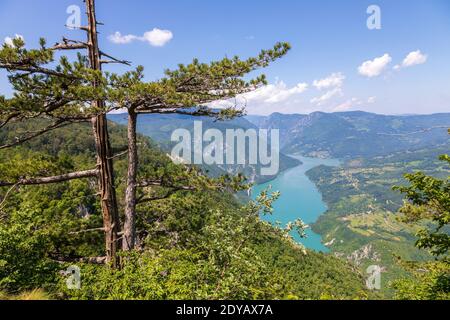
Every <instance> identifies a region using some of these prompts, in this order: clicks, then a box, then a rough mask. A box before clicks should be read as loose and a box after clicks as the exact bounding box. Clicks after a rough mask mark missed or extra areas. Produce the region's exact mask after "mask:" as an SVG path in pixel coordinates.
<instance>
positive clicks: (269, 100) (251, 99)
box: [209, 81, 309, 114]
mask: <svg viewBox="0 0 450 320" xmlns="http://www.w3.org/2000/svg"><path fill="white" fill-rule="evenodd" d="M308 87H309V86H308V84H307V83H303V82H302V83H298V84H297V85H295V86H293V87H288V86H287V85H286V83H284V82H283V81H277V82H275V84H269V85H267V86H264V87H261V88H259V89H257V90H255V91H252V92H249V93H245V94H242V95H239V96H237V97H236V98H235V99H231V100H220V101H215V102H212V103H210V104H209V106H210V107H212V108H226V107H231V106H234V105H238V106H239V107H243V106H244V107H246V109H247V111H248V112H249V113H250V114H270V113H272V112H275V111H277V110H282V109H283V108H290V107H292V105H293V104H295V103H297V102H298V100H299V98H300V96H301V94H302V93H304V92H305V91H306V90H308Z"/></svg>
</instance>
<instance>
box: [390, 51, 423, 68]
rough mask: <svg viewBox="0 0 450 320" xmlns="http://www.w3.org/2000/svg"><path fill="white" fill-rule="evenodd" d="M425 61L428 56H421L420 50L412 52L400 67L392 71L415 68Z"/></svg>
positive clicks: (397, 66)
mask: <svg viewBox="0 0 450 320" xmlns="http://www.w3.org/2000/svg"><path fill="white" fill-rule="evenodd" d="M427 60H428V56H427V55H426V54H423V53H422V52H421V51H420V50H417V51H413V52H410V53H409V54H408V55H407V56H406V58H405V59H404V60H403V62H402V64H401V65H396V66H395V67H394V69H395V70H399V69H401V68H408V67H412V66H417V65H419V64H424V63H425V62H427Z"/></svg>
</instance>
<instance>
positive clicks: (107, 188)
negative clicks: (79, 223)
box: [86, 0, 120, 268]
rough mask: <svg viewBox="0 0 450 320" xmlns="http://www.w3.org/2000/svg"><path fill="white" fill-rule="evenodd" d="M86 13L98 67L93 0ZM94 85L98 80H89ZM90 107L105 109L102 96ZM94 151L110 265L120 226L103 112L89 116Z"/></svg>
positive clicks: (91, 54)
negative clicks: (90, 118) (94, 146)
mask: <svg viewBox="0 0 450 320" xmlns="http://www.w3.org/2000/svg"><path fill="white" fill-rule="evenodd" d="M86 9H87V16H88V22H89V24H88V28H87V29H88V53H89V61H90V64H91V68H92V69H94V70H99V71H100V70H101V62H100V51H99V48H98V39H97V19H96V16H95V0H86ZM92 85H93V86H94V87H97V86H98V83H97V82H96V81H94V82H93V83H92ZM92 107H93V108H96V109H97V110H105V103H104V101H102V100H97V101H93V103H92ZM92 125H93V131H94V137H95V143H96V151H97V166H98V171H99V179H98V181H99V186H100V197H101V207H102V215H103V226H104V228H105V247H106V262H107V263H110V264H111V265H112V267H113V268H117V267H118V266H119V259H117V253H118V251H119V250H120V249H119V248H120V244H119V237H118V231H119V230H120V220H119V212H118V207H117V199H116V190H115V185H114V168H113V161H112V152H111V145H110V141H109V136H108V121H107V118H106V114H105V113H102V114H100V115H98V116H96V117H94V118H93V119H92Z"/></svg>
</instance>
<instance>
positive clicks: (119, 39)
mask: <svg viewBox="0 0 450 320" xmlns="http://www.w3.org/2000/svg"><path fill="white" fill-rule="evenodd" d="M138 38H139V37H137V36H135V35H132V34H128V35H122V34H121V33H120V32H119V31H117V32H116V33H114V34H112V35H110V36H109V37H108V39H109V40H110V41H111V42H112V43H115V44H127V43H130V42H133V41H134V40H138Z"/></svg>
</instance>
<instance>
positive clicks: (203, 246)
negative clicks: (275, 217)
mask: <svg viewBox="0 0 450 320" xmlns="http://www.w3.org/2000/svg"><path fill="white" fill-rule="evenodd" d="M33 125H36V123H33V122H31V123H29V126H33ZM25 129H26V127H24V126H8V127H7V128H6V129H2V130H1V131H0V137H1V139H2V140H3V139H5V138H7V137H12V136H13V135H14V133H17V132H20V131H22V130H25ZM90 130H91V128H90V126H89V125H87V124H86V125H83V124H81V125H73V126H70V127H66V128H62V129H58V130H56V131H53V132H52V133H49V134H46V135H43V136H41V137H39V138H37V139H36V140H33V142H28V143H25V144H23V145H21V146H19V147H16V148H13V149H8V150H3V151H2V152H1V153H0V166H1V168H0V172H1V177H0V180H2V181H7V180H9V179H13V178H19V177H22V178H26V177H28V176H36V175H37V176H42V175H46V176H47V175H54V174H59V173H61V172H64V171H67V170H75V169H76V170H78V169H86V168H90V167H91V166H92V165H94V163H93V160H92V159H93V157H92V155H93V154H94V153H95V147H94V145H95V144H94V141H93V138H92V136H91V135H90V132H91V131H90ZM110 131H111V141H112V143H113V148H114V149H116V150H121V149H123V148H124V146H125V145H126V130H125V128H122V127H121V126H118V125H114V124H112V123H111V124H110ZM139 141H140V145H141V148H140V151H139V152H140V154H139V155H140V159H141V160H140V168H139V172H140V175H146V176H147V177H150V176H155V175H158V176H160V175H163V176H167V177H169V176H171V177H175V176H180V175H184V179H186V175H185V174H186V170H187V169H186V168H184V167H182V166H176V165H173V164H172V163H171V161H170V160H169V159H168V158H167V157H166V156H165V155H164V154H163V153H161V152H160V151H158V150H157V148H156V147H155V146H154V144H153V143H152V142H151V141H150V140H149V139H147V138H144V137H142V136H140V137H139ZM126 162H127V161H126V157H125V158H118V159H116V163H115V167H116V170H117V173H118V174H117V177H118V179H117V190H118V194H119V203H120V207H121V210H120V211H121V212H123V211H122V208H123V206H124V203H123V196H122V195H123V193H124V186H125V182H124V180H123V179H121V178H120V177H121V176H123V175H121V173H123V172H124V171H125V170H126ZM188 179H190V181H191V182H193V185H197V186H200V185H202V183H203V182H202V181H203V180H204V178H203V177H202V176H198V174H196V173H195V171H192V173H189V178H188ZM94 185H95V179H90V180H83V181H79V180H74V181H70V182H65V183H62V184H56V185H54V184H52V185H46V186H13V188H10V187H4V188H1V189H0V190H1V191H0V192H1V193H0V199H2V201H1V203H2V204H1V219H2V223H1V225H0V265H1V268H0V288H1V290H2V291H3V292H4V293H8V294H17V293H20V292H23V291H27V290H32V289H37V288H43V289H44V290H45V291H46V292H47V293H48V295H49V296H50V297H51V298H75V299H94V298H95V299H108V298H116V299H180V298H185V299H211V298H219V299H266V298H267V299H270V298H280V299H292V298H298V299H318V298H335V299H339V298H364V297H367V294H368V293H367V292H366V291H365V289H364V284H363V279H362V275H361V274H360V273H359V272H358V271H356V270H354V269H353V268H352V267H351V266H350V265H349V264H347V263H346V262H345V261H344V260H341V259H338V258H335V257H333V256H329V255H324V254H319V253H315V252H311V251H307V252H306V254H305V253H304V252H303V249H302V248H301V246H298V245H296V244H295V243H293V242H292V241H291V240H289V238H286V234H285V232H284V231H282V230H281V229H278V228H275V227H272V226H270V225H268V224H267V223H264V222H262V221H261V220H260V219H259V213H260V212H261V211H263V207H264V206H262V205H261V204H257V203H255V204H253V205H247V206H242V205H241V204H239V203H238V202H237V201H236V200H235V198H234V196H233V195H232V193H230V192H229V191H218V190H212V189H208V190H207V189H203V188H202V189H200V187H199V189H198V191H195V190H189V191H187V190H181V189H180V190H178V191H173V190H170V189H168V188H164V187H158V188H155V189H154V190H153V192H154V196H155V199H157V198H160V200H152V199H147V200H146V201H143V202H142V203H141V204H140V205H139V206H138V221H137V230H138V233H139V241H138V243H139V246H138V250H137V251H136V252H134V253H131V254H130V255H126V258H125V259H124V266H123V268H121V269H120V270H113V269H110V268H109V267H107V266H103V265H95V264H89V263H85V262H87V261H86V260H82V259H81V258H82V257H96V256H101V255H102V252H103V245H104V244H103V240H102V238H103V235H102V232H101V230H99V227H101V225H102V222H101V211H100V209H99V204H98V200H97V198H96V190H95V188H94ZM168 191H171V192H169V193H168ZM270 199H271V196H270V195H266V197H263V198H262V199H261V200H262V201H261V202H266V201H267V200H270ZM143 200H144V199H143ZM263 200H264V201H263ZM63 257H64V259H63ZM68 258H70V259H71V260H72V261H68V260H70V259H68ZM74 263H76V264H77V265H79V266H80V267H81V270H82V283H83V285H82V287H81V290H67V289H66V287H65V279H66V277H65V276H63V275H61V274H60V272H61V271H62V270H65V269H66V268H67V267H68V266H69V265H72V264H74Z"/></svg>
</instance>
